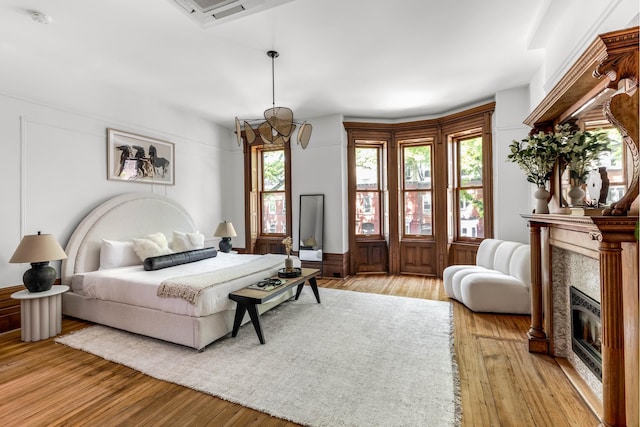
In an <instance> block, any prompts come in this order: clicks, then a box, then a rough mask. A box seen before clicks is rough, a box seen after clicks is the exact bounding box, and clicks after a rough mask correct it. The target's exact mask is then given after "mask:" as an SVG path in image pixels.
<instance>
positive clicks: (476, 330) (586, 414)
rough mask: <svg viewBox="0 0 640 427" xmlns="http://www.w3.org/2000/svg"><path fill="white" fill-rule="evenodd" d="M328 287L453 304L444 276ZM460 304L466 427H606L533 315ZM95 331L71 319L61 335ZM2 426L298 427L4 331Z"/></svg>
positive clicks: (458, 341)
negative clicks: (538, 340)
mask: <svg viewBox="0 0 640 427" xmlns="http://www.w3.org/2000/svg"><path fill="white" fill-rule="evenodd" d="M319 284H320V285H321V286H323V287H329V288H336V289H349V290H353V291H359V292H373V293H380V294H388V295H400V296H407V297H414V298H426V299H433V300H448V299H447V297H446V295H445V294H444V290H443V289H442V282H441V281H440V280H435V279H429V278H423V277H419V276H387V275H367V276H356V277H352V278H349V279H347V280H337V279H336V280H326V279H323V280H321V281H319ZM321 292H322V290H321ZM453 304H454V322H455V347H456V357H457V361H458V369H459V375H460V385H461V395H462V411H463V425H464V426H581V427H584V426H596V425H597V424H598V420H597V418H596V417H595V416H594V415H593V414H592V413H591V411H590V410H589V409H588V407H587V406H586V405H585V404H584V403H583V402H582V400H581V399H580V397H579V396H578V395H577V393H576V392H575V391H574V389H573V387H572V386H571V385H570V384H569V382H568V381H567V380H566V379H565V377H564V375H563V374H562V372H561V370H560V368H559V366H558V365H557V364H556V362H555V361H554V360H553V359H552V358H550V357H546V356H540V355H532V354H530V353H529V352H528V351H527V342H526V335H525V334H526V331H527V329H528V327H529V317H528V316H509V315H492V314H475V313H473V312H471V311H469V310H468V309H466V308H465V307H464V306H462V305H461V304H459V303H457V302H453ZM87 325H88V323H86V322H81V321H77V320H74V319H68V318H65V319H63V331H62V333H63V334H64V333H68V332H71V331H73V330H77V329H80V328H84V327H86V326H87ZM267 327H268V326H267ZM428 327H429V325H425V328H428ZM425 351H428V349H425ZM329 410H330V409H329ZM0 424H1V425H3V426H56V425H67V426H75V425H92V426H98V425H100V426H107V425H131V426H134V425H135V426H140V425H145V426H147V425H172V426H205V425H208V426H258V425H259V426H294V425H296V424H293V423H290V422H287V421H284V420H280V419H277V418H273V417H270V416H268V415H266V414H263V413H260V412H257V411H254V410H252V409H248V408H245V407H243V406H240V405H236V404H233V403H229V402H226V401H224V400H221V399H218V398H215V397H212V396H209V395H206V394H203V393H200V392H197V391H193V390H190V389H187V388H183V387H181V386H177V385H174V384H169V383H165V382H162V381H158V380H155V379H153V378H150V377H147V376H145V375H143V374H141V373H139V372H136V371H134V370H132V369H129V368H126V367H124V366H121V365H117V364H115V363H111V362H108V361H106V360H104V359H101V358H99V357H96V356H92V355H91V354H89V353H84V352H82V351H78V350H73V349H71V348H68V347H65V346H63V345H59V344H55V343H54V342H53V338H50V339H48V340H43V341H39V342H35V343H23V342H21V341H20V331H19V330H18V331H12V332H8V333H5V334H1V335H0Z"/></svg>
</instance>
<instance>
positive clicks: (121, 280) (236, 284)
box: [72, 252, 286, 316]
mask: <svg viewBox="0 0 640 427" xmlns="http://www.w3.org/2000/svg"><path fill="white" fill-rule="evenodd" d="M259 257H275V258H277V259H281V260H282V264H278V266H276V267H274V268H271V269H268V270H263V271H259V272H255V273H251V274H247V275H246V276H244V277H240V278H238V279H234V280H231V281H227V282H223V283H220V284H217V285H215V286H212V287H209V288H207V289H205V290H204V292H203V293H202V295H201V296H200V298H199V299H198V302H197V303H196V304H195V305H194V304H191V303H189V302H187V301H186V300H184V299H182V298H160V297H158V296H157V290H158V287H159V285H160V283H161V282H162V281H164V280H167V279H172V278H177V277H182V276H187V275H192V274H199V273H205V272H210V271H214V270H219V269H224V268H227V267H233V266H239V265H241V264H244V263H247V262H249V261H251V260H255V259H257V258H259ZM285 258H286V255H276V254H267V255H238V254H228V253H223V252H219V253H218V255H217V256H216V257H214V258H208V259H205V260H202V261H198V262H194V263H190V264H183V265H177V266H174V267H169V268H165V269H162V270H156V271H145V270H144V268H143V267H142V265H138V266H130V267H121V268H113V269H108V270H98V271H93V272H88V273H80V274H75V275H74V276H73V279H72V291H73V292H75V293H77V294H80V295H84V296H85V297H89V298H96V299H101V300H107V301H114V302H120V303H125V304H130V305H136V306H140V307H147V308H152V309H156V310H161V311H164V312H168V313H175V314H181V315H187V316H207V315H210V314H213V313H217V312H219V311H223V310H232V309H234V308H235V303H234V302H233V301H231V300H230V299H229V292H232V291H234V290H237V289H240V288H242V287H244V286H248V285H250V284H251V283H255V282H257V281H259V280H261V279H264V278H266V277H272V276H274V275H276V274H277V271H278V268H281V267H282V266H283V265H284V259H285Z"/></svg>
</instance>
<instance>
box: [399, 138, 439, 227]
mask: <svg viewBox="0 0 640 427" xmlns="http://www.w3.org/2000/svg"><path fill="white" fill-rule="evenodd" d="M400 146H401V152H400V155H401V161H402V169H401V170H402V172H403V177H402V180H401V185H402V188H401V192H402V195H401V204H402V218H403V221H404V222H403V224H402V230H403V235H404V236H431V235H433V212H432V209H431V206H432V200H433V191H432V183H431V175H432V173H431V171H432V167H431V158H432V154H431V153H432V147H433V138H420V139H415V140H404V141H400Z"/></svg>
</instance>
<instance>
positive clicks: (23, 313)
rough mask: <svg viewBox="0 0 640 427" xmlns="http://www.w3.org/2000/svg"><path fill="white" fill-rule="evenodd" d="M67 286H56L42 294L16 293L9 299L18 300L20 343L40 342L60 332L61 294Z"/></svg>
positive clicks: (26, 291) (65, 290)
mask: <svg viewBox="0 0 640 427" xmlns="http://www.w3.org/2000/svg"><path fill="white" fill-rule="evenodd" d="M68 290H69V287H68V286H65V285H57V286H52V287H51V289H49V290H48V291H44V292H29V291H28V290H26V289H25V290H24V291H18V292H14V293H13V294H11V298H13V299H17V300H20V328H21V330H22V341H40V340H44V339H47V338H49V337H54V336H56V335H57V334H59V333H60V331H62V294H63V293H65V292H67V291H68Z"/></svg>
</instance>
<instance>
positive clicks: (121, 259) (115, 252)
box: [100, 239, 140, 270]
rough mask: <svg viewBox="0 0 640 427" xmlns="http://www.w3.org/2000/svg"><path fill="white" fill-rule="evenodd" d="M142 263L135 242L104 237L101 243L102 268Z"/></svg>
mask: <svg viewBox="0 0 640 427" xmlns="http://www.w3.org/2000/svg"><path fill="white" fill-rule="evenodd" d="M138 264H140V258H138V256H137V255H136V253H135V251H134V250H133V242H119V241H117V240H107V239H102V244H101V245H100V270H105V269H108V268H117V267H127V266H129V265H138Z"/></svg>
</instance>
